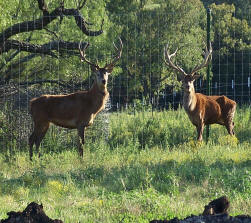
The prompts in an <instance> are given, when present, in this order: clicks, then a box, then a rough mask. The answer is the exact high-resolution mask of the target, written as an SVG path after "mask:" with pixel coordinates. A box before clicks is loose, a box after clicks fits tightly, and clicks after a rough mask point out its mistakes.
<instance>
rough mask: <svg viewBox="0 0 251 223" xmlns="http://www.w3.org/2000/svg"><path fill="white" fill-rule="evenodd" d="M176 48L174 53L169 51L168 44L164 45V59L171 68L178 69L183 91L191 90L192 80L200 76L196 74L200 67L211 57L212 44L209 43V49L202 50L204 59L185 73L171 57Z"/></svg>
mask: <svg viewBox="0 0 251 223" xmlns="http://www.w3.org/2000/svg"><path fill="white" fill-rule="evenodd" d="M177 51H178V49H176V50H175V52H174V53H172V54H170V53H169V46H168V44H167V45H166V47H164V61H165V63H166V65H167V66H169V67H171V68H173V69H174V70H176V71H178V77H179V79H181V81H182V87H183V89H184V91H185V92H192V91H194V81H195V80H196V79H198V78H199V77H200V75H198V74H196V73H197V72H198V71H199V70H200V69H202V68H203V67H206V66H207V65H208V63H209V61H210V59H211V58H212V46H211V43H210V48H209V50H208V49H207V48H206V50H205V52H204V59H203V62H202V63H201V64H199V65H196V66H195V67H194V68H193V69H192V71H191V72H190V73H189V74H187V73H186V72H185V71H184V70H183V69H182V68H181V67H179V66H178V65H176V64H174V63H173V61H172V60H171V58H172V57H173V56H175V55H176V53H177Z"/></svg>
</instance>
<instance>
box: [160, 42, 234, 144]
mask: <svg viewBox="0 0 251 223" xmlns="http://www.w3.org/2000/svg"><path fill="white" fill-rule="evenodd" d="M177 50H178V49H176V51H175V52H174V53H173V54H170V53H169V50H168V44H167V45H166V47H165V48H164V61H165V63H166V64H167V66H169V67H171V68H173V69H174V70H175V71H178V74H179V76H178V78H179V79H181V81H182V88H183V91H184V95H183V107H184V109H185V111H186V113H187V115H188V117H189V119H190V121H191V122H192V123H193V125H195V126H196V128H197V133H198V137H197V140H199V141H202V134H203V130H204V127H205V125H210V124H220V125H224V126H225V127H226V129H227V131H228V133H229V134H230V135H234V130H233V128H234V122H233V118H234V113H235V109H236V102H235V101H233V100H231V99H229V98H227V97H226V96H224V95H221V96H207V95H204V94H200V93H196V92H195V89H194V81H195V80H196V79H197V78H199V77H200V75H197V74H196V72H198V71H199V70H200V69H202V68H203V67H205V66H207V65H208V63H209V61H210V59H211V57H212V47H211V44H210V49H209V50H208V49H206V51H205V53H204V60H203V62H202V63H201V64H199V65H196V66H195V67H194V69H192V71H191V72H190V73H189V74H187V73H186V72H185V71H184V70H183V69H182V68H181V67H179V66H178V65H176V64H174V63H173V61H171V58H172V57H173V56H175V55H176V53H177Z"/></svg>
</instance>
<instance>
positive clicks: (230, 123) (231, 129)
mask: <svg viewBox="0 0 251 223" xmlns="http://www.w3.org/2000/svg"><path fill="white" fill-rule="evenodd" d="M234 113H235V107H233V108H232V109H231V110H230V111H229V112H228V115H227V119H226V121H225V126H226V129H227V131H228V133H229V134H230V135H234V134H235V133H234V122H233V119H234Z"/></svg>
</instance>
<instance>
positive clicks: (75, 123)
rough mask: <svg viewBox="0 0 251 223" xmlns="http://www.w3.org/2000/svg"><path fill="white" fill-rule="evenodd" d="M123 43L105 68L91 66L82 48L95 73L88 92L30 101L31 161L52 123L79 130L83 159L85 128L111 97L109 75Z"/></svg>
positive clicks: (83, 57) (81, 54) (84, 59)
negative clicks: (32, 128)
mask: <svg viewBox="0 0 251 223" xmlns="http://www.w3.org/2000/svg"><path fill="white" fill-rule="evenodd" d="M119 40H120V49H118V48H117V47H116V46H115V44H114V46H115V48H116V50H117V54H116V55H115V56H114V58H112V60H111V61H110V63H108V64H106V65H105V66H104V67H99V66H98V64H94V63H91V62H90V61H88V60H87V59H86V55H85V50H86V48H87V47H88V46H89V44H87V45H86V46H85V47H84V49H83V50H81V48H80V47H79V51H80V56H81V61H84V62H87V63H88V64H89V65H90V66H91V70H92V71H93V73H94V74H95V80H94V83H93V85H92V87H91V88H90V89H89V90H88V91H79V92H76V93H72V94H67V95H42V96H40V97H38V98H34V99H32V100H31V101H30V113H31V116H32V119H33V122H34V130H33V132H32V134H31V136H30V137H29V146H30V159H31V160H32V155H33V151H32V148H33V145H34V143H35V145H36V149H37V152H38V156H40V153H39V146H40V143H41V141H42V139H43V138H44V136H45V134H46V132H47V130H48V128H49V125H50V123H53V124H55V125H57V126H61V127H64V128H68V129H77V131H78V135H79V138H80V139H81V142H80V140H79V142H78V143H79V153H80V156H81V157H83V145H84V142H85V129H86V127H88V126H90V125H91V124H92V123H93V120H94V118H95V117H96V115H97V114H98V113H99V112H100V111H102V110H103V109H104V107H105V104H106V101H107V99H108V98H109V92H108V91H107V82H108V76H109V74H111V73H112V70H113V68H114V66H115V63H116V62H117V61H118V60H119V59H120V57H121V54H122V48H123V44H122V41H121V39H119Z"/></svg>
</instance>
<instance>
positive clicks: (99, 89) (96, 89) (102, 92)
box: [90, 80, 108, 97]
mask: <svg viewBox="0 0 251 223" xmlns="http://www.w3.org/2000/svg"><path fill="white" fill-rule="evenodd" d="M90 92H93V93H97V94H98V95H99V96H103V97H104V96H106V95H107V94H108V91H107V87H106V85H102V86H101V85H98V83H97V81H96V80H95V81H94V83H93V85H92V87H91V89H90Z"/></svg>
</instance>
